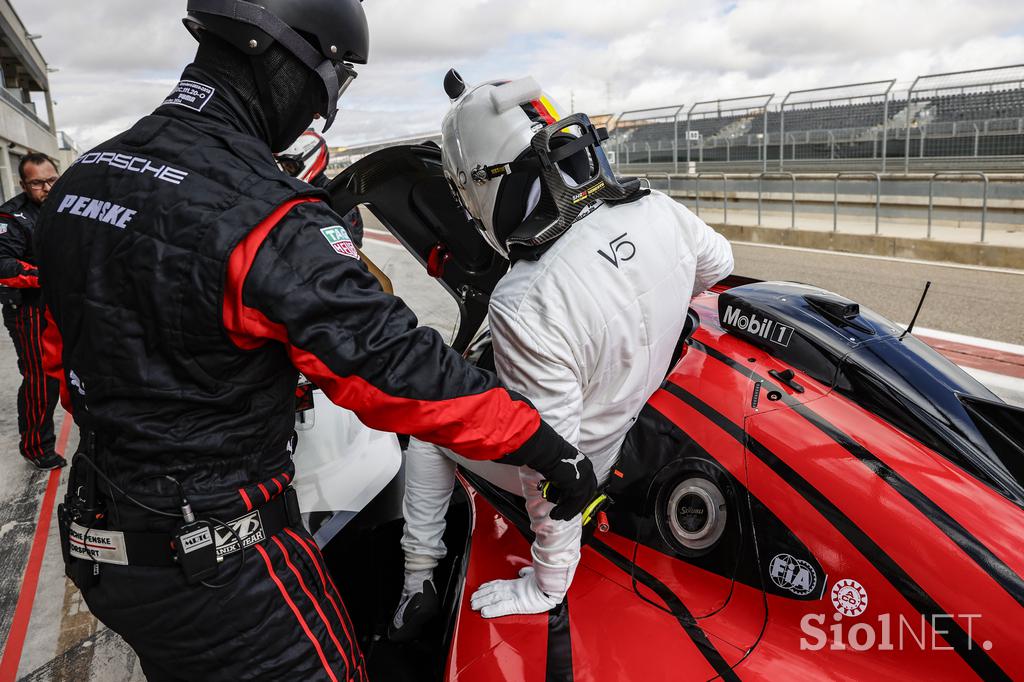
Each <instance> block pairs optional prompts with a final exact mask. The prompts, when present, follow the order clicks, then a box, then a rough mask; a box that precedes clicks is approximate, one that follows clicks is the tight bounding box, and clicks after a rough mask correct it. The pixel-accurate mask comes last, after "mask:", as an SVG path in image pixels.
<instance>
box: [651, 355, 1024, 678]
mask: <svg viewBox="0 0 1024 682" xmlns="http://www.w3.org/2000/svg"><path fill="white" fill-rule="evenodd" d="M694 347H697V344H696V343H694ZM664 389H665V390H666V391H667V392H669V393H671V394H672V395H673V396H675V397H676V398H678V399H679V400H681V401H683V402H684V403H685V404H687V405H689V406H690V407H692V408H693V409H694V410H696V411H697V412H699V413H700V414H702V415H704V417H706V418H707V419H709V420H710V421H712V422H714V423H715V424H716V425H717V426H718V427H719V428H720V429H722V430H723V431H724V432H726V433H727V434H729V435H730V436H732V437H733V438H734V439H736V440H737V441H738V442H740V443H742V444H744V445H745V446H746V448H747V450H748V451H749V452H751V453H752V454H753V455H754V456H755V457H757V458H758V459H759V460H761V461H762V462H763V463H764V464H765V465H767V466H768V467H769V468H770V469H771V470H772V471H774V472H775V473H776V474H777V475H778V476H779V477H781V478H782V479H783V480H784V481H785V482H786V483H787V484H788V485H789V486H790V487H791V488H793V490H795V491H796V492H797V493H799V494H800V496H801V497H803V498H804V499H805V500H807V502H808V503H810V504H811V506H813V507H814V508H815V509H816V510H817V511H818V513H819V514H821V515H822V516H823V517H824V518H825V519H826V520H827V521H828V522H829V523H831V524H832V526H834V527H835V529H836V530H837V531H839V533H840V534H842V536H843V537H844V538H846V539H847V540H848V541H849V542H850V543H851V544H852V545H853V546H854V547H855V548H856V549H857V551H859V552H860V553H861V554H862V555H863V556H864V557H865V558H866V559H867V560H868V561H869V562H871V564H872V565H873V566H874V567H875V568H876V569H877V570H878V571H879V572H880V573H881V574H882V575H883V576H884V577H885V578H886V580H888V581H889V583H890V584H891V585H892V586H893V587H894V588H895V589H896V590H897V591H898V592H899V593H900V594H901V595H902V596H903V598H904V599H906V600H907V602H908V603H909V604H910V605H911V606H912V607H913V608H914V609H915V610H916V611H917V612H918V613H920V614H921V615H922V616H924V617H926V618H928V619H929V622H936V621H935V618H938V617H940V616H941V615H942V614H945V611H944V610H943V609H942V608H941V607H940V606H939V605H938V604H937V603H936V602H935V600H934V599H932V597H931V596H930V595H929V594H928V593H927V592H925V591H924V590H923V589H922V588H921V586H920V585H918V584H917V582H915V581H914V579H913V578H911V577H910V575H909V574H908V573H907V572H906V571H905V570H903V568H902V567H901V566H900V565H899V564H898V563H896V561H895V560H894V559H893V558H892V557H891V556H889V555H888V554H887V553H886V552H885V550H883V549H882V548H881V547H880V546H879V545H878V543H876V542H875V541H874V540H872V539H871V537H870V536H868V534H867V533H865V532H864V531H863V530H861V528H860V527H859V526H857V524H855V523H854V522H853V521H852V520H851V519H850V518H849V517H848V516H846V515H845V514H844V513H843V512H842V511H841V510H840V509H839V508H838V507H837V506H836V505H835V504H834V503H833V502H832V501H831V500H829V499H828V498H827V497H825V495H824V494H822V492H821V491H820V490H818V489H817V488H815V487H814V486H813V485H811V484H810V483H809V482H808V481H807V480H806V479H804V478H803V477H802V476H800V474H799V473H797V472H796V471H795V470H794V469H793V468H792V467H790V466H789V465H788V464H786V462H784V461H783V460H782V459H780V458H779V457H778V455H776V454H775V453H774V452H772V451H771V450H769V449H768V448H766V447H765V446H764V445H762V444H761V443H760V442H758V441H757V440H756V439H754V438H752V437H750V436H749V435H748V434H747V433H746V431H745V430H744V429H743V427H742V426H738V425H736V424H734V423H733V422H732V420H730V419H729V418H728V417H726V416H725V415H723V414H721V413H720V412H718V411H717V410H715V409H714V408H713V407H711V406H710V405H708V404H707V403H705V402H704V401H702V400H701V399H700V398H698V397H697V396H695V395H693V394H692V393H690V392H689V391H687V390H686V389H684V388H681V387H680V386H678V385H676V384H673V383H672V382H666V383H665V385H664ZM944 636H945V639H946V641H947V642H948V643H949V645H950V646H951V647H952V648H953V650H954V651H956V653H957V655H959V656H960V658H961V659H963V661H964V662H965V663H967V665H969V666H970V667H971V669H972V670H974V671H975V672H976V673H977V674H978V675H979V676H980V677H981V678H982V679H984V680H1007V682H1009V680H1010V679H1011V678H1010V677H1009V676H1008V675H1007V674H1006V673H1005V672H1004V671H1003V670H1002V668H1000V667H999V665H997V664H996V662H995V661H993V660H992V659H991V658H990V657H989V655H988V653H987V652H985V651H984V649H983V648H982V647H981V645H980V644H975V643H974V642H973V641H972V640H971V638H970V637H969V636H968V635H967V633H966V632H964V630H963V628H961V627H960V626H959V624H957V623H956V621H955V620H952V621H951V622H950V624H949V630H947V631H945V632H944Z"/></svg>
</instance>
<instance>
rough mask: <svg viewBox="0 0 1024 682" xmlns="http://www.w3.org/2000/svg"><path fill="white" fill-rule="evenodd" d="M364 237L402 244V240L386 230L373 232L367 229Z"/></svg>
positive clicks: (386, 242)
mask: <svg viewBox="0 0 1024 682" xmlns="http://www.w3.org/2000/svg"><path fill="white" fill-rule="evenodd" d="M363 239H364V240H366V239H371V240H373V241H375V242H383V243H385V244H398V245H399V246H401V245H402V242H400V241H398V240H397V239H395V238H394V237H393V236H391V235H390V234H388V233H385V232H371V231H370V230H366V231H364V232H363Z"/></svg>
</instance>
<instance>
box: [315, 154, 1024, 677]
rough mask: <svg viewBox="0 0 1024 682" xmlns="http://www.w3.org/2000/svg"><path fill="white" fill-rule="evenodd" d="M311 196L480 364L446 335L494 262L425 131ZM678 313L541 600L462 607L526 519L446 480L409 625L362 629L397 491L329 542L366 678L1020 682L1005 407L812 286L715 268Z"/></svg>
mask: <svg viewBox="0 0 1024 682" xmlns="http://www.w3.org/2000/svg"><path fill="white" fill-rule="evenodd" d="M329 190H330V192H331V195H332V201H333V203H334V205H335V208H336V209H337V210H338V211H339V212H345V211H348V210H350V209H351V208H352V207H354V206H356V205H360V204H365V205H366V206H367V207H368V208H369V209H370V210H371V211H373V212H374V214H375V215H376V216H377V217H378V218H379V219H380V220H381V221H382V222H383V223H384V224H385V226H387V227H388V229H389V230H391V232H392V233H393V234H394V235H395V236H396V237H397V238H398V239H399V240H400V241H401V243H402V244H403V245H404V246H405V247H406V248H407V249H408V250H409V251H410V252H411V253H412V254H413V255H414V256H415V257H416V258H417V259H418V260H419V261H420V262H421V263H422V264H423V265H424V267H426V268H428V270H429V271H430V273H431V274H432V275H433V276H435V277H437V278H438V279H439V280H440V281H441V283H442V284H443V285H444V286H445V287H446V288H447V289H448V290H449V292H451V293H452V294H453V296H455V298H456V300H457V301H458V302H459V305H460V308H461V313H462V319H461V325H460V330H459V333H458V335H457V338H456V340H455V342H454V345H455V347H456V348H457V349H459V350H465V351H466V352H467V355H468V356H470V357H472V358H473V359H474V360H476V361H477V362H479V363H481V364H484V365H486V364H487V363H488V362H489V360H490V354H489V341H488V338H487V336H486V333H485V334H484V335H483V336H482V337H480V338H478V339H477V341H476V342H474V343H470V342H471V339H472V338H473V336H474V334H476V332H477V331H478V329H479V328H480V326H481V324H482V323H483V320H484V317H485V314H486V307H487V300H488V295H489V293H490V291H491V290H492V289H493V286H494V284H495V283H496V282H497V280H498V279H499V278H500V277H501V276H502V275H503V274H504V272H505V271H506V269H507V263H505V262H504V261H503V260H501V259H500V258H499V257H498V256H497V255H496V254H495V253H494V252H493V251H491V250H490V249H489V248H488V247H487V246H486V244H484V242H483V240H482V239H474V236H475V234H474V231H473V228H472V227H471V226H469V225H467V224H466V218H465V216H464V215H462V214H461V213H460V211H459V209H458V208H457V207H456V206H455V205H454V203H453V202H452V201H451V200H450V199H449V198H448V197H449V193H448V189H447V186H446V185H445V180H444V178H443V175H442V174H441V170H440V152H439V151H438V150H437V148H436V147H434V146H432V145H429V144H428V145H418V146H404V147H393V148H389V149H385V150H382V151H380V152H377V153H375V154H372V155H370V156H368V157H366V158H365V159H363V160H362V161H360V162H358V163H356V164H355V165H353V166H352V167H350V168H349V169H347V170H346V171H345V172H344V173H343V174H342V175H341V176H339V177H338V178H336V179H335V181H334V182H333V183H332V184H331V186H330V188H329ZM680 305H681V306H686V305H687V302H686V301H682V300H681V301H680ZM687 329H688V334H689V336H688V339H687V341H686V343H685V345H684V346H683V347H682V352H681V357H680V359H679V361H678V362H677V363H676V364H675V365H674V367H673V368H672V369H671V370H670V372H669V375H668V377H667V378H666V380H665V383H664V384H663V385H662V388H661V389H660V390H659V391H658V392H657V393H656V394H655V395H654V396H653V397H652V398H651V399H650V401H649V403H648V405H647V406H646V408H645V409H644V411H643V412H642V414H641V417H640V419H639V421H638V422H637V424H636V426H635V427H634V428H633V430H632V431H631V432H630V435H629V437H628V438H627V441H626V444H625V446H624V448H623V453H622V456H621V458H620V460H619V462H618V463H617V465H616V467H615V469H614V470H613V474H612V476H611V479H610V481H609V482H608V485H607V489H606V490H605V493H606V494H607V496H608V498H609V500H610V502H611V503H610V504H609V505H608V506H607V508H606V509H605V510H604V511H603V512H602V513H601V514H599V515H598V518H597V521H596V522H594V523H593V524H591V525H590V526H589V527H588V533H587V540H586V543H585V547H584V550H583V561H582V563H581V565H580V568H579V570H578V571H577V573H576V577H575V580H574V581H573V584H572V588H571V590H570V592H569V594H568V596H567V598H566V600H565V601H564V602H563V603H562V604H561V605H560V606H559V607H557V608H556V609H554V610H553V611H552V612H550V613H548V614H543V615H533V616H514V617H507V618H500V619H495V620H485V619H483V618H481V617H480V616H479V615H478V614H477V613H475V612H473V611H471V610H470V609H469V595H470V594H472V592H473V590H474V589H476V587H477V586H479V585H480V584H481V583H483V582H485V581H488V580H492V579H495V578H502V577H511V576H514V575H515V574H516V571H517V570H518V568H520V567H521V566H524V565H527V564H528V563H529V562H530V550H529V546H530V540H531V535H530V531H529V524H528V521H527V517H526V514H525V510H524V507H523V504H522V500H521V499H517V498H515V497H513V496H510V495H509V494H508V493H505V492H503V491H500V490H498V489H496V488H494V487H492V486H490V485H489V484H488V483H487V482H486V481H483V480H480V479H478V478H475V477H473V476H472V475H471V474H469V473H468V472H464V473H463V474H462V475H461V478H460V480H461V482H462V486H461V490H458V491H457V496H458V497H459V501H458V503H456V504H453V505H452V508H451V511H450V512H449V527H448V531H447V536H446V544H447V546H448V547H449V550H450V551H449V554H450V556H449V558H448V561H447V563H446V564H444V565H443V566H442V569H444V570H439V572H438V574H437V576H438V581H437V582H438V586H439V589H443V597H444V598H445V600H446V604H447V605H448V607H449V608H448V609H447V611H446V612H445V613H444V614H443V616H441V617H439V618H438V619H437V622H436V623H435V624H434V625H435V627H434V628H432V630H431V631H430V632H429V633H428V634H427V635H425V636H424V638H423V640H422V641H420V642H416V643H413V644H411V645H405V646H398V645H394V644H390V643H388V642H387V641H386V640H385V639H384V638H383V637H381V636H380V633H383V632H384V629H385V625H386V622H387V620H388V618H389V617H390V616H391V614H392V612H393V609H394V607H395V605H396V603H397V600H398V595H399V591H400V589H401V577H400V576H401V570H402V560H401V553H400V549H399V547H398V535H399V533H400V530H401V519H400V518H399V517H398V516H397V515H396V513H395V509H396V506H395V504H394V500H395V499H396V497H395V496H396V495H397V494H398V493H399V492H400V485H398V484H396V485H393V486H392V488H394V489H393V490H392V491H391V493H387V492H386V493H385V494H382V495H381V496H379V497H378V499H377V500H375V501H374V502H373V503H371V504H370V505H369V506H368V507H367V508H366V509H364V510H363V512H361V513H360V514H359V515H358V516H357V517H356V519H355V520H354V521H353V522H352V523H350V524H349V525H348V526H347V527H346V528H345V530H344V531H342V533H341V534H339V535H338V536H337V537H336V538H335V539H334V540H333V541H332V542H331V543H330V544H328V546H327V547H326V550H325V551H326V554H327V556H328V559H329V561H330V563H331V566H332V570H333V571H334V572H335V573H336V574H338V577H340V578H342V580H340V581H339V584H340V585H343V586H347V588H346V590H345V591H347V593H346V594H344V597H345V599H346V601H347V602H348V604H349V606H350V611H351V612H352V615H353V618H354V619H355V620H356V621H357V623H356V625H357V630H359V631H360V633H361V635H362V644H363V647H364V651H365V652H366V653H367V655H368V658H369V666H370V672H371V676H373V677H374V678H375V679H410V680H425V679H444V680H451V681H455V680H458V681H460V682H477V681H479V682H485V681H486V682H494V681H497V680H508V681H519V680H526V681H532V680H580V681H582V680H637V681H640V680H642V681H644V682H649V681H652V680H711V679H716V678H722V679H726V680H754V679H756V680H819V679H857V680H867V679H870V680H877V679H958V680H963V679H983V680H1010V679H1024V646H1022V644H1024V634H1021V629H1022V626H1024V577H1022V576H1024V541H1022V539H1024V510H1022V505H1024V410H1021V409H1019V408H1016V407H1013V406H1011V405H1008V404H1006V403H1004V402H1003V401H1001V400H1000V399H998V398H997V397H996V396H995V395H993V394H992V393H991V392H989V391H988V390H987V389H985V388H984V387H983V386H982V385H980V384H979V383H978V382H976V381H975V380H974V379H972V378H971V377H970V376H968V375H967V374H966V373H964V372H963V371H961V370H960V369H959V368H958V367H956V366H955V365H953V364H952V363H950V362H949V361H948V360H946V359H945V358H943V357H942V356H940V355H939V354H937V353H936V352H934V351H933V350H932V349H931V348H929V347H928V346H927V345H925V344H924V343H922V342H920V341H919V340H917V339H916V338H915V337H914V336H913V335H910V334H906V333H904V330H903V329H901V328H898V327H897V325H895V324H894V323H892V322H890V321H888V320H886V319H885V318H883V317H881V316H879V315H878V314H876V313H874V312H872V311H870V310H867V309H865V308H861V307H859V306H858V305H857V304H856V303H855V302H853V301H850V300H847V299H845V298H843V297H842V296H839V295H837V294H834V293H831V292H828V291H825V290H823V289H820V288H817V287H811V286H806V285H800V284H793V283H783V282H755V281H750V280H741V279H739V278H733V279H731V280H729V281H726V282H725V283H723V284H722V285H721V286H719V287H717V288H716V290H715V291H713V292H709V293H706V294H704V295H702V296H700V297H698V298H696V299H694V300H693V301H692V302H690V312H689V324H688V328H687ZM299 455H300V456H301V452H300V453H299ZM398 483H399V484H400V481H399V482H398Z"/></svg>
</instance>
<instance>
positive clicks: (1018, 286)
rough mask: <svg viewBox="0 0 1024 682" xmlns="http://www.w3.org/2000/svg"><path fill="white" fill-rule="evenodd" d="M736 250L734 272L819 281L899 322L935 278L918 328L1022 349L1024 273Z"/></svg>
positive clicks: (829, 254)
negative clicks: (1017, 345) (954, 333)
mask: <svg viewBox="0 0 1024 682" xmlns="http://www.w3.org/2000/svg"><path fill="white" fill-rule="evenodd" d="M733 253H734V254H735V256H736V273H737V274H740V275H744V276H746V277H754V278H756V279H782V280H791V281H797V282H804V283H806V284H814V285H816V286H820V287H824V288H826V289H829V290H831V291H834V292H836V293H838V294H842V295H843V296H846V297H847V298H850V299H853V300H854V301H857V302H858V303H860V304H861V305H863V306H866V307H868V308H872V309H874V310H875V311H877V312H879V313H881V314H882V315H885V316H886V317H888V318H890V319H892V320H895V321H897V322H909V321H910V318H911V316H912V315H913V314H914V308H915V307H916V306H917V302H918V300H919V299H920V298H921V292H922V291H923V290H924V285H925V282H927V281H929V280H930V281H931V282H932V288H931V291H929V293H928V299H927V301H926V302H925V305H924V308H923V309H922V311H921V316H920V317H919V318H918V322H917V323H918V324H919V325H921V326H922V327H929V328H931V329H942V330H944V331H950V332H956V333H958V334H967V335H969V336H979V337H982V338H986V339H993V340H996V341H1007V342H1009V343H1016V344H1024V271H1020V270H985V269H981V268H971V267H966V266H946V265H940V264H936V263H924V262H921V261H904V260H893V259H883V258H870V257H855V256H850V255H846V254H836V253H832V252H828V251H811V250H806V249H785V248H776V247H770V246H763V245H760V244H756V245H755V244H735V245H734V246H733Z"/></svg>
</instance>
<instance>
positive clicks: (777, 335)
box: [722, 304, 793, 348]
mask: <svg viewBox="0 0 1024 682" xmlns="http://www.w3.org/2000/svg"><path fill="white" fill-rule="evenodd" d="M722 326H723V327H725V328H726V329H728V330H729V331H740V332H744V333H745V334H747V335H750V336H756V337H758V338H760V339H763V340H765V341H770V342H771V343H774V344H775V345H776V346H782V347H783V348H788V347H789V342H790V340H791V339H792V338H793V328H792V327H790V326H788V325H785V324H782V323H780V322H776V321H775V320H773V319H771V318H769V317H765V316H764V315H760V314H758V313H757V312H755V311H753V310H744V309H743V308H740V307H739V306H735V305H732V304H729V305H727V306H726V307H725V311H724V312H723V313H722Z"/></svg>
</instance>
